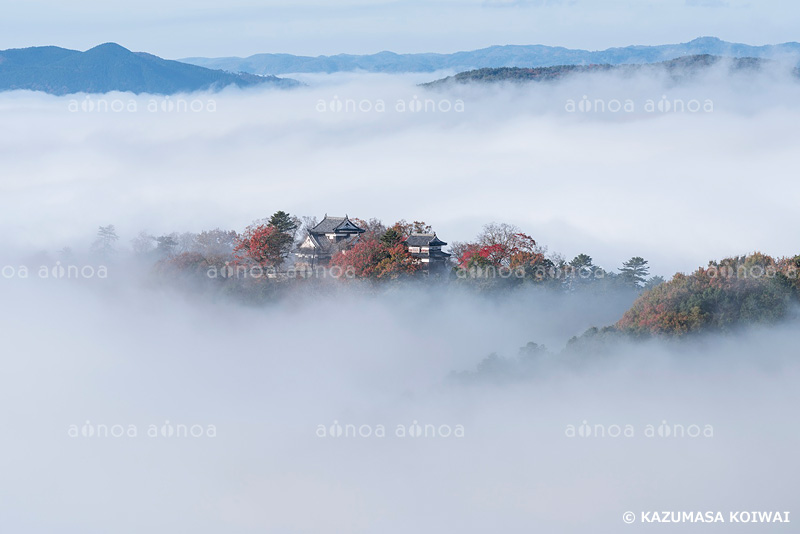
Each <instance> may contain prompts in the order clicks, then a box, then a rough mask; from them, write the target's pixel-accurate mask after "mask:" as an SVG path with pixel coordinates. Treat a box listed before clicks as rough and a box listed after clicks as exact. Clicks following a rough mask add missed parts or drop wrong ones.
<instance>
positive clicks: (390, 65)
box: [180, 37, 800, 75]
mask: <svg viewBox="0 0 800 534" xmlns="http://www.w3.org/2000/svg"><path fill="white" fill-rule="evenodd" d="M704 54H709V55H715V56H723V57H754V58H765V59H779V58H782V57H789V58H793V59H795V60H796V59H797V58H800V43H797V42H788V43H781V44H776V45H760V46H753V45H747V44H742V43H731V42H727V41H723V40H721V39H719V38H717V37H698V38H697V39H694V40H692V41H689V42H686V43H678V44H665V45H655V46H650V45H631V46H626V47H615V48H608V49H605V50H598V51H589V50H581V49H570V48H565V47H559V46H547V45H493V46H490V47H487V48H481V49H478V50H472V51H461V52H454V53H451V54H439V53H418V54H397V53H395V52H390V51H382V52H378V53H376V54H366V55H353V54H336V55H332V56H316V57H312V56H296V55H292V54H268V53H267V54H255V55H252V56H248V57H245V58H239V57H223V58H202V57H190V58H184V59H181V60H180V61H183V62H186V63H190V64H193V65H199V66H204V67H207V68H216V69H221V70H226V71H230V72H248V73H251V74H261V75H263V74H272V75H278V74H290V73H334V72H349V71H356V70H363V71H367V72H385V73H400V72H434V71H437V70H455V71H459V72H460V71H465V70H475V69H479V68H499V67H552V66H558V65H590V64H610V65H619V64H624V63H657V62H661V61H669V60H671V59H676V58H678V57H682V56H694V55H704Z"/></svg>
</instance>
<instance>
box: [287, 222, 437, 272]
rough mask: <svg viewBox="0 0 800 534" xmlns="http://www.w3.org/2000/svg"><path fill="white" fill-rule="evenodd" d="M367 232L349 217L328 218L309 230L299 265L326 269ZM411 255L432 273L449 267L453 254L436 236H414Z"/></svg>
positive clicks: (410, 241)
mask: <svg viewBox="0 0 800 534" xmlns="http://www.w3.org/2000/svg"><path fill="white" fill-rule="evenodd" d="M364 232H366V230H365V229H364V228H361V227H360V226H358V225H357V224H356V223H354V222H353V221H352V220H350V218H349V217H347V215H345V216H344V217H329V216H328V215H327V214H325V217H324V218H323V219H322V221H321V222H320V223H318V224H317V225H316V226H314V227H313V228H309V229H308V231H307V235H306V237H305V239H304V240H303V242H302V243H301V244H300V245H299V246H298V247H297V252H296V253H295V255H296V257H297V258H298V261H299V262H302V263H305V264H307V265H308V266H310V267H312V268H313V267H317V266H325V265H327V264H328V262H329V261H330V259H331V258H332V257H333V255H334V254H336V253H338V252H341V251H347V250H349V249H351V248H352V247H353V246H355V245H356V243H358V242H359V241H360V240H361V234H363V233H364ZM404 243H405V245H406V246H407V247H408V252H409V253H410V254H411V255H412V256H413V257H414V258H415V259H416V260H417V261H418V262H419V263H420V264H421V265H422V268H423V271H425V272H433V271H436V270H439V269H443V268H445V267H446V266H447V259H448V258H449V257H450V254H448V253H447V252H444V251H442V247H443V246H445V245H447V243H445V242H444V241H442V240H441V239H439V238H438V237H437V236H436V233H432V234H423V233H412V234H411V235H409V236H407V237H406V238H405V240H404Z"/></svg>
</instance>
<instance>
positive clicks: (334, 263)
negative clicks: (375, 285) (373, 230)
mask: <svg viewBox="0 0 800 534" xmlns="http://www.w3.org/2000/svg"><path fill="white" fill-rule="evenodd" d="M330 265H331V267H339V268H340V269H342V271H343V272H345V273H347V272H352V273H353V275H354V276H356V277H358V278H371V279H387V278H388V279H395V278H399V277H401V276H406V275H410V274H413V273H415V272H417V271H418V270H419V269H420V268H421V266H420V265H419V263H418V262H417V261H416V259H415V258H414V257H413V256H412V255H411V254H410V253H409V252H408V248H407V247H406V246H405V245H404V244H403V243H395V244H394V245H391V244H389V243H385V242H382V241H381V240H377V239H367V240H363V241H360V242H359V243H356V244H355V246H353V248H351V249H350V250H347V251H342V252H339V253H337V254H335V255H334V256H333V258H331V261H330Z"/></svg>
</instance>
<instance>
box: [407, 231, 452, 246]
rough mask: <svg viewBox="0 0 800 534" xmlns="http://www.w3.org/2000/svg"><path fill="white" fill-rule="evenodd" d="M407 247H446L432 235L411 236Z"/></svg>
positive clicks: (434, 234)
mask: <svg viewBox="0 0 800 534" xmlns="http://www.w3.org/2000/svg"><path fill="white" fill-rule="evenodd" d="M405 243H406V245H408V246H409V247H442V246H444V245H446V244H447V243H445V242H444V241H442V240H441V239H439V238H438V237H436V233H435V232H434V233H432V234H411V235H410V236H408V238H406V241H405Z"/></svg>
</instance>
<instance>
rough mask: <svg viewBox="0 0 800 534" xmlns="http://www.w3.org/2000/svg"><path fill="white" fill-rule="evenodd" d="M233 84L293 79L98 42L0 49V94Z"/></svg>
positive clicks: (287, 83)
mask: <svg viewBox="0 0 800 534" xmlns="http://www.w3.org/2000/svg"><path fill="white" fill-rule="evenodd" d="M229 85H236V86H238V87H250V86H255V85H270V86H275V87H293V86H295V85H299V84H298V82H296V81H294V80H289V79H284V78H277V77H275V76H258V75H254V74H249V73H236V74H234V73H231V72H225V71H221V70H213V69H208V68H205V67H200V66H197V65H191V64H188V63H182V62H179V61H174V60H168V59H162V58H160V57H158V56H155V55H153V54H149V53H146V52H132V51H130V50H128V49H127V48H125V47H123V46H120V45H119V44H117V43H103V44H100V45H97V46H95V47H93V48H90V49H89V50H86V51H84V52H81V51H78V50H70V49H67V48H60V47H57V46H42V47H31V48H12V49H8V50H0V91H12V90H32V91H43V92H46V93H50V94H53V95H66V94H74V93H107V92H111V91H123V92H132V93H136V94H140V93H150V94H176V93H182V92H194V91H201V90H215V89H221V88H223V87H227V86H229Z"/></svg>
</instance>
